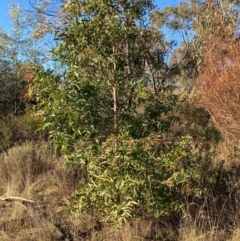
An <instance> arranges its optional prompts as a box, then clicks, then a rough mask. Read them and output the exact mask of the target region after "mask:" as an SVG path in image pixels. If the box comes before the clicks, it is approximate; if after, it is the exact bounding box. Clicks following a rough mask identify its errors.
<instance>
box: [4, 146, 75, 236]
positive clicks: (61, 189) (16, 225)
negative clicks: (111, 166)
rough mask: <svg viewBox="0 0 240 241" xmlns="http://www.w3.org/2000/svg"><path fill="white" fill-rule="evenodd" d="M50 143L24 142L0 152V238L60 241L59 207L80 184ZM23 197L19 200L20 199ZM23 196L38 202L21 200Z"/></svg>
mask: <svg viewBox="0 0 240 241" xmlns="http://www.w3.org/2000/svg"><path fill="white" fill-rule="evenodd" d="M76 172H77V169H74V168H72V169H67V168H66V167H65V166H64V164H63V162H62V160H61V158H59V157H58V156H57V155H56V149H55V147H54V145H52V144H49V143H45V142H42V143H39V144H33V143H24V144H23V145H21V146H15V147H13V148H11V149H9V150H8V151H7V152H4V153H2V154H1V155H0V196H4V197H15V198H16V199H14V200H11V198H10V199H7V200H1V201H0V213H1V215H0V230H1V232H0V240H6V241H7V240H23V239H24V240H48V241H49V240H57V237H59V238H60V237H61V236H62V235H63V234H62V233H61V232H60V231H59V230H58V229H57V227H56V226H55V224H56V223H58V222H62V221H61V219H65V217H63V216H61V215H58V214H57V213H58V209H59V208H61V207H63V206H64V205H66V204H67V197H68V196H69V195H70V194H71V193H72V192H73V191H74V189H75V186H76V185H77V183H78V178H77V176H78V175H76ZM17 198H19V200H18V199H17ZM20 198H25V199H27V200H31V201H33V202H34V203H30V202H25V201H21V199H20Z"/></svg>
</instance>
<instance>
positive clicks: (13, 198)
mask: <svg viewBox="0 0 240 241" xmlns="http://www.w3.org/2000/svg"><path fill="white" fill-rule="evenodd" d="M0 200H1V201H7V202H12V201H22V202H23V203H31V204H34V201H32V200H30V199H26V198H22V197H12V196H9V197H3V196H0Z"/></svg>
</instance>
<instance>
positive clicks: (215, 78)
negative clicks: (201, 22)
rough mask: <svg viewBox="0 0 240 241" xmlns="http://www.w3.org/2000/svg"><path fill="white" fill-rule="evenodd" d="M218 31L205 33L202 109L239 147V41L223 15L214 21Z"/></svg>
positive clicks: (199, 86)
mask: <svg viewBox="0 0 240 241" xmlns="http://www.w3.org/2000/svg"><path fill="white" fill-rule="evenodd" d="M213 21H214V26H215V28H212V27H211V28H209V29H207V28H206V31H205V33H204V41H205V47H204V49H203V52H202V53H203V62H204V63H203V64H202V66H201V67H200V71H199V72H200V74H199V76H198V78H197V81H196V86H197V89H198V91H199V93H200V96H201V97H200V101H201V104H202V105H203V107H204V108H205V109H206V110H208V112H209V113H210V114H211V116H212V118H213V121H214V122H215V124H216V127H217V128H218V129H219V131H220V132H221V133H222V135H223V137H224V138H225V140H226V141H228V142H230V143H232V144H234V145H238V146H239V145H240V141H239V140H240V138H239V137H240V40H239V39H236V38H235V37H234V29H235V26H234V25H233V24H232V25H231V24H228V23H227V22H226V19H225V20H224V16H223V14H222V12H221V9H219V10H217V12H215V15H214V17H213Z"/></svg>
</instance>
